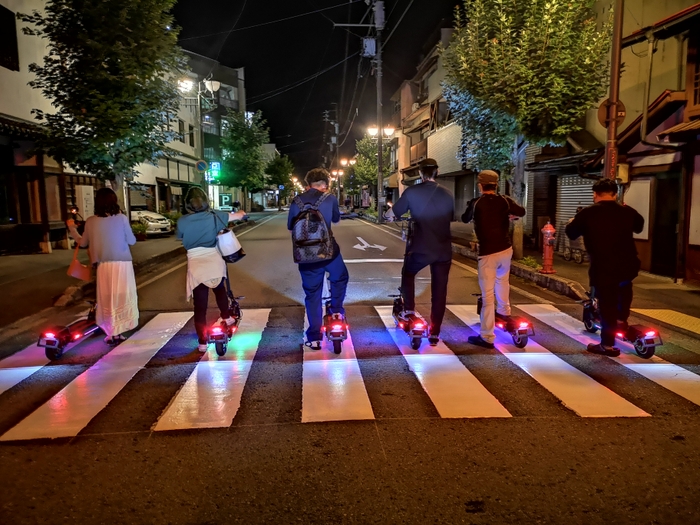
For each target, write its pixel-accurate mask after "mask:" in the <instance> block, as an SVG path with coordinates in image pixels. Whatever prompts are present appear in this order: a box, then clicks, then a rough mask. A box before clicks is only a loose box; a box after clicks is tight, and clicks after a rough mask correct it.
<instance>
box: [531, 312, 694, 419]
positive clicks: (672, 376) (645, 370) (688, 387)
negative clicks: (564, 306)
mask: <svg viewBox="0 0 700 525" xmlns="http://www.w3.org/2000/svg"><path fill="white" fill-rule="evenodd" d="M518 308H520V309H521V310H522V311H523V312H525V313H527V314H528V315H531V316H532V317H534V318H536V319H539V320H540V321H542V322H544V323H547V324H548V325H549V326H551V327H552V328H554V329H556V330H559V331H560V332H561V333H563V334H566V335H567V336H569V337H570V338H572V339H574V340H576V341H578V342H579V343H582V344H584V345H588V344H589V343H598V342H600V341H599V340H598V339H594V338H593V337H591V336H590V334H588V333H587V332H586V331H585V329H584V326H583V322H582V321H579V320H578V319H574V318H573V317H571V316H570V315H567V314H565V313H564V312H561V311H560V310H558V309H557V308H556V307H554V306H552V305H548V304H546V305H545V304H532V305H521V306H518ZM615 344H616V345H618V346H620V347H621V348H623V350H624V352H622V353H620V357H613V358H610V359H613V360H615V361H617V362H619V363H620V364H622V365H624V366H625V367H627V368H629V369H630V370H632V371H634V372H636V373H638V374H639V375H641V376H644V377H646V378H647V379H650V380H651V381H654V382H655V383H657V384H659V385H661V386H662V387H664V388H666V389H668V390H670V391H671V392H674V393H676V394H678V395H679V396H682V397H684V398H686V399H687V400H689V401H692V402H693V403H695V404H696V405H700V376H699V375H697V374H694V373H692V372H690V371H689V370H686V369H685V368H683V367H682V366H678V365H674V364H672V363H669V362H668V361H665V360H663V359H661V358H660V357H659V356H653V357H652V358H651V359H643V358H641V357H639V356H637V355H636V354H635V353H634V348H633V347H632V345H630V344H629V343H623V342H619V341H618V342H616V343H615Z"/></svg>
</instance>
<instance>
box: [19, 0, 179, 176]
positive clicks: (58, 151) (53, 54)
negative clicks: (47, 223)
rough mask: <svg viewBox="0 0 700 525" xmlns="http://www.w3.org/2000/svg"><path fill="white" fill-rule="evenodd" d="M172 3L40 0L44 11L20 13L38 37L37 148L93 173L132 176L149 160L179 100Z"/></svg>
mask: <svg viewBox="0 0 700 525" xmlns="http://www.w3.org/2000/svg"><path fill="white" fill-rule="evenodd" d="M174 4H175V1H174V0H111V1H109V2H104V1H101V0H87V1H86V0H47V2H46V6H45V12H44V13H39V12H37V11H34V12H33V13H32V14H31V15H27V14H19V15H18V18H19V19H20V20H22V21H23V22H26V23H28V24H30V25H31V26H33V27H25V28H23V31H24V33H25V34H29V35H36V36H39V37H41V38H43V39H46V41H47V46H48V54H47V55H46V56H45V57H44V63H43V65H37V64H30V66H29V70H30V71H31V72H32V73H34V74H35V75H36V80H34V81H32V82H30V83H29V84H30V86H32V87H34V88H36V89H40V90H41V91H42V93H43V94H44V96H45V97H46V98H48V99H49V100H52V101H53V105H54V107H55V108H56V112H55V113H45V112H43V111H41V110H37V109H35V110H34V111H33V113H34V115H35V118H36V119H37V120H39V121H40V122H41V123H42V124H43V125H42V136H41V138H40V140H39V141H38V146H39V147H40V148H41V149H43V150H44V151H46V152H47V153H48V154H49V155H51V156H53V157H55V158H58V159H61V160H63V161H64V162H66V163H68V164H69V165H70V166H71V167H72V168H73V169H75V170H76V171H80V172H87V173H91V174H94V175H96V176H97V177H99V178H101V179H115V178H120V179H121V178H126V179H129V178H131V177H132V176H133V175H135V173H136V172H135V171H134V168H135V166H136V165H138V164H139V163H141V162H151V163H156V162H157V160H158V158H159V157H160V156H162V155H163V154H164V153H165V152H166V151H167V149H168V148H167V144H168V143H169V142H170V141H171V140H172V139H173V138H174V134H173V132H171V131H170V126H169V125H166V124H169V123H168V117H167V116H168V115H170V114H174V113H176V112H177V110H178V106H179V94H178V91H177V86H176V83H175V80H176V78H177V77H176V76H175V75H177V74H178V71H180V70H182V69H183V68H184V65H185V62H184V57H183V55H182V54H181V51H180V48H179V47H178V46H177V33H178V31H177V30H175V29H169V28H172V27H173V17H172V15H171V14H170V11H171V9H172V7H173V6H174Z"/></svg>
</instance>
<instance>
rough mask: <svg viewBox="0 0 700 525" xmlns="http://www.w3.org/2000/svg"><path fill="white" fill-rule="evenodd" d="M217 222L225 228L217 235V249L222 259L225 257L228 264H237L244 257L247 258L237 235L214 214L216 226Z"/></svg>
mask: <svg viewBox="0 0 700 525" xmlns="http://www.w3.org/2000/svg"><path fill="white" fill-rule="evenodd" d="M217 220H218V221H219V222H222V225H223V226H224V228H223V229H222V230H221V231H219V233H218V234H217V235H216V247H217V249H218V250H219V253H220V254H221V257H223V258H224V261H226V262H227V263H235V262H238V261H240V260H241V259H242V258H243V257H245V252H244V251H243V248H242V247H241V243H240V242H239V241H238V238H237V237H236V234H235V233H233V231H231V230H229V229H228V228H227V227H226V225H225V224H223V221H221V219H219V217H218V216H217V215H216V214H214V224H215V225H217V224H216V221H217ZM217 226H218V225H217Z"/></svg>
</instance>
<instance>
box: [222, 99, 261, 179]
mask: <svg viewBox="0 0 700 525" xmlns="http://www.w3.org/2000/svg"><path fill="white" fill-rule="evenodd" d="M223 121H224V122H223V126H222V129H223V136H222V137H221V148H222V151H223V157H224V158H223V164H222V173H221V176H220V177H219V183H220V184H222V185H224V186H229V187H231V188H245V189H247V190H249V191H251V192H253V193H254V192H256V191H260V190H262V189H263V188H264V187H265V168H266V167H267V159H266V158H265V151H264V150H263V144H266V143H268V142H269V141H270V135H269V131H268V129H267V126H266V122H265V120H264V119H263V118H262V113H260V112H259V111H258V112H256V113H255V114H253V116H252V117H250V118H247V117H246V115H245V114H244V113H241V112H238V111H233V110H229V112H228V114H227V115H226V116H225V117H224V118H223Z"/></svg>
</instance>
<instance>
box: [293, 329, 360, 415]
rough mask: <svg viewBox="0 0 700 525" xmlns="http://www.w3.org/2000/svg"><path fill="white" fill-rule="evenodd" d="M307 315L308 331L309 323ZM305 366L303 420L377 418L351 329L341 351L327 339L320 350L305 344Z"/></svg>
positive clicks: (302, 403) (302, 404)
mask: <svg viewBox="0 0 700 525" xmlns="http://www.w3.org/2000/svg"><path fill="white" fill-rule="evenodd" d="M304 317H305V323H304V330H306V329H307V328H308V326H309V322H308V319H306V316H304ZM303 366H304V371H303V377H302V402H301V421H302V423H312V422H319V421H350V420H358V419H374V412H373V411H372V404H371V403H370V401H369V397H368V396H367V389H366V388H365V383H364V381H363V379H362V374H361V372H360V365H359V364H358V362H357V356H356V355H355V345H354V344H353V342H352V334H351V333H350V330H348V338H347V339H346V340H345V341H344V342H343V347H342V350H341V352H340V354H334V353H333V352H332V348H330V344H329V342H328V341H325V340H324V341H323V345H322V348H321V350H311V349H310V348H308V347H306V346H305V347H304V365H303Z"/></svg>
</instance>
